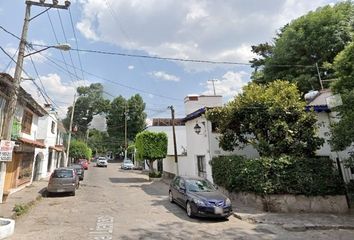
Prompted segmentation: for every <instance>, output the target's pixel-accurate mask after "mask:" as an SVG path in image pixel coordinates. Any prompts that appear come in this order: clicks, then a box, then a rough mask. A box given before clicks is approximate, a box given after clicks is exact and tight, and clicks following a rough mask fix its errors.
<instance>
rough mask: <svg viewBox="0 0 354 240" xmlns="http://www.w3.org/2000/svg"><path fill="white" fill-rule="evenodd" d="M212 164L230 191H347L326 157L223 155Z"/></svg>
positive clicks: (217, 177)
mask: <svg viewBox="0 0 354 240" xmlns="http://www.w3.org/2000/svg"><path fill="white" fill-rule="evenodd" d="M211 165H212V173H213V179H214V182H215V183H216V184H218V185H219V186H222V187H224V188H226V189H227V190H229V191H234V192H254V193H257V194H261V195H263V194H286V193H289V194H304V195H308V196H317V195H336V194H343V193H344V188H343V182H342V181H341V179H340V177H339V175H338V173H337V171H336V169H335V168H334V166H333V162H332V160H330V159H327V158H306V159H305V158H295V157H290V156H283V157H279V158H266V157H261V158H256V159H245V158H244V157H241V156H228V157H226V156H222V157H217V158H214V159H213V160H212V161H211Z"/></svg>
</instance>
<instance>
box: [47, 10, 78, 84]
mask: <svg viewBox="0 0 354 240" xmlns="http://www.w3.org/2000/svg"><path fill="white" fill-rule="evenodd" d="M47 16H48V19H49V23H50V26H51V28H52V32H53V34H54V38H55V41H56V43H57V44H59V40H58V37H57V34H56V32H55V29H54V25H53V22H52V18H51V17H50V14H49V12H47ZM60 55H61V58H62V59H63V61H64V64H65V68H66V70H67V71H69V68H68V64H67V63H66V60H65V57H64V54H63V52H62V51H60ZM69 78H70V80H71V82H72V83H73V84H74V85H75V83H74V80H73V77H72V76H71V75H69Z"/></svg>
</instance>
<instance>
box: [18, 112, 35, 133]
mask: <svg viewBox="0 0 354 240" xmlns="http://www.w3.org/2000/svg"><path fill="white" fill-rule="evenodd" d="M32 118H33V114H32V113H31V112H30V111H28V110H24V111H23V116H22V130H21V131H22V132H23V133H27V134H31V127H32Z"/></svg>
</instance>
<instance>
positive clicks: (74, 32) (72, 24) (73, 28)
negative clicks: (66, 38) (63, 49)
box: [69, 8, 85, 80]
mask: <svg viewBox="0 0 354 240" xmlns="http://www.w3.org/2000/svg"><path fill="white" fill-rule="evenodd" d="M69 15H70V23H71V27H72V30H73V34H74V38H75V43H76V48H79V44H78V41H77V37H76V31H75V27H74V22H73V17H72V15H71V10H70V8H69ZM77 57H78V59H79V64H80V69H81V74H82V80H84V79H85V77H84V71H83V67H82V62H81V57H80V53H79V52H77Z"/></svg>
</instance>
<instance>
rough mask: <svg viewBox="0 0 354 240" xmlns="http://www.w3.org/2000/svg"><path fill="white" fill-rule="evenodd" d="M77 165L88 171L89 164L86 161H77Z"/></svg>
mask: <svg viewBox="0 0 354 240" xmlns="http://www.w3.org/2000/svg"><path fill="white" fill-rule="evenodd" d="M78 163H79V164H81V165H82V167H83V168H84V169H85V170H87V169H88V165H89V162H88V161H87V160H86V159H79V161H78Z"/></svg>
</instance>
